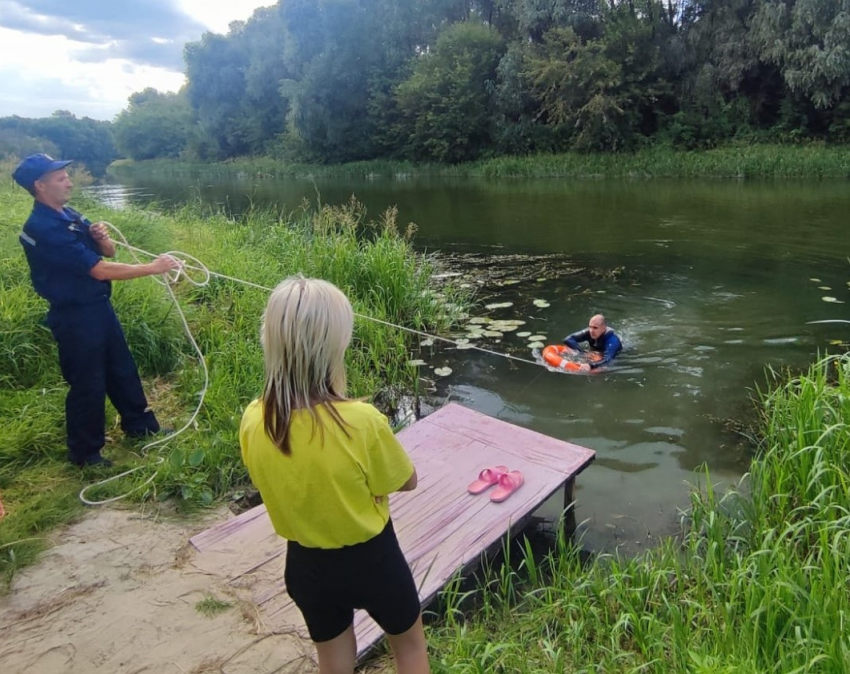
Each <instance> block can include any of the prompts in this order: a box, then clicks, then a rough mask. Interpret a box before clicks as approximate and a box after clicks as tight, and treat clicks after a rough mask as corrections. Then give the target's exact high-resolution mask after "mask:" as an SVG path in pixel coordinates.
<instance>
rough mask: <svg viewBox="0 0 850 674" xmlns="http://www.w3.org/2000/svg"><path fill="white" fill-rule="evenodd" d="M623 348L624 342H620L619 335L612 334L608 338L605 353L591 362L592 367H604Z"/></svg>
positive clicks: (592, 368)
mask: <svg viewBox="0 0 850 674" xmlns="http://www.w3.org/2000/svg"><path fill="white" fill-rule="evenodd" d="M622 348H623V344H622V342H620V339H619V337H617V336H616V335H612V336H611V338H610V339H609V340H608V343H607V344H606V345H605V353H603V354H602V358H600V359H599V360H597V361H596V362H593V363H590V369H591V370H595V369H596V368H598V367H604V366H605V365H607V364H608V363H610V362H611V361H612V360H614V358H615V357H616V355H617V354H618V353H620V351H621V350H622Z"/></svg>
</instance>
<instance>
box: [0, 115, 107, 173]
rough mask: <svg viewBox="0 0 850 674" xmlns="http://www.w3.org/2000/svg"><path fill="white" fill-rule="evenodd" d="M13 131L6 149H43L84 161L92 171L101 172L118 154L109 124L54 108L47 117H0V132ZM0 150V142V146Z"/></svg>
mask: <svg viewBox="0 0 850 674" xmlns="http://www.w3.org/2000/svg"><path fill="white" fill-rule="evenodd" d="M9 133H11V134H13V137H16V138H17V140H16V141H14V142H13V141H8V142H7V143H6V152H7V153H9V154H17V155H18V156H19V157H20V156H25V155H27V154H32V153H33V152H47V153H51V154H53V155H56V156H60V157H64V158H67V159H73V160H75V161H76V162H77V163H78V164H84V165H85V166H86V167H88V169H89V170H90V171H91V172H92V173H93V174H94V175H103V174H104V173H105V171H106V167H107V166H108V165H109V164H111V163H112V162H113V161H114V160H115V158H116V157H117V156H118V154H117V151H116V150H115V145H114V144H113V141H112V124H111V123H110V122H104V121H99V120H95V119H90V118H88V117H83V118H82V119H78V118H77V117H76V116H74V115H73V114H72V113H70V112H68V111H67V110H57V111H56V112H54V113H53V114H52V115H51V116H50V117H40V118H37V119H30V118H25V117H5V118H2V119H0V134H3V135H8V134H9ZM0 151H2V146H0Z"/></svg>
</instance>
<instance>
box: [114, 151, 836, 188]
mask: <svg viewBox="0 0 850 674" xmlns="http://www.w3.org/2000/svg"><path fill="white" fill-rule="evenodd" d="M110 171H111V172H112V173H114V174H116V175H118V176H120V175H122V174H126V175H205V176H210V175H212V176H216V175H218V176H228V177H235V178H244V179H251V180H256V179H263V178H275V177H277V178H363V179H367V180H368V179H373V178H376V177H392V178H396V179H399V180H406V179H408V178H410V177H411V176H457V177H485V178H517V177H521V178H547V177H566V178H598V177H605V178H738V179H740V178H760V177H761V178H768V177H769V178H847V177H850V148H848V147H846V146H833V145H825V144H822V143H812V144H808V145H770V144H735V145H729V146H727V147H720V148H716V149H712V150H699V151H684V150H675V149H672V148H670V147H664V146H655V147H651V148H647V149H644V150H640V151H637V152H629V153H595V154H579V153H575V152H567V153H561V154H537V155H529V156H513V157H495V158H491V159H482V160H479V161H475V162H469V163H466V164H457V165H445V164H433V163H431V164H411V163H410V162H403V161H387V160H373V161H363V162H353V163H349V164H339V165H329V166H325V165H309V164H293V163H288V162H283V161H280V160H279V159H277V158H273V157H251V158H240V159H233V160H229V161H227V162H222V163H219V164H208V163H203V164H201V163H188V162H180V161H170V160H152V161H147V162H136V163H134V162H130V161H125V160H122V161H120V162H116V163H115V164H113V165H112V166H111V167H110Z"/></svg>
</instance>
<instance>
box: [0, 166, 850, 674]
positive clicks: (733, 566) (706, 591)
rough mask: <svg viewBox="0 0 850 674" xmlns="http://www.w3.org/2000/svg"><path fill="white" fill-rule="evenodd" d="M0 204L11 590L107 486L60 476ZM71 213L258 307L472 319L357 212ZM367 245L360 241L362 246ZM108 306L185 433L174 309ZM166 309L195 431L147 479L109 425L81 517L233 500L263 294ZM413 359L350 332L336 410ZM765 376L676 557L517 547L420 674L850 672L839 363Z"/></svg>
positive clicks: (59, 443) (6, 574) (59, 448)
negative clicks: (282, 303) (747, 437)
mask: <svg viewBox="0 0 850 674" xmlns="http://www.w3.org/2000/svg"><path fill="white" fill-rule="evenodd" d="M836 152H839V153H840V152H845V153H848V152H850V151H844V150H841V151H839V150H836ZM836 156H838V155H836ZM840 156H845V155H840ZM269 161H271V160H269ZM0 168H2V170H3V173H4V175H6V176H8V174H9V170H6V169H7V168H8V167H0ZM0 203H2V205H3V207H4V213H5V218H4V220H3V222H2V229H3V232H4V236H3V237H2V239H0V258H2V265H0V283H2V289H3V290H2V304H1V305H0V312H2V316H3V325H2V332H0V346H1V347H2V352H3V358H2V360H0V383H2V387H0V414H2V416H3V418H4V419H5V420H7V421H6V423H4V424H3V426H2V427H0V492H2V495H3V500H4V503H5V504H6V510H7V513H8V514H7V516H6V517H5V518H4V520H3V521H2V526H0V574H2V577H3V578H4V580H5V581H6V583H8V582H9V581H10V580H11V578H12V576H13V575H14V573H15V571H16V569H18V568H21V567H22V566H24V565H26V564H30V563H32V562H33V561H34V560H35V559H36V557H37V555H38V553H39V552H40V551H41V550H43V549H44V548H45V547H46V546H47V544H48V536H49V533H50V530H51V529H52V528H54V527H56V526H58V525H60V524H62V523H65V522H67V521H69V520H71V519H73V518H75V517H78V516H79V515H80V514H81V512H82V508H81V506H80V505H79V503H78V501H77V492H78V491H79V489H80V488H81V487H82V486H83V485H85V484H89V483H91V482H93V481H95V480H96V479H99V478H102V477H106V476H107V475H108V474H109V473H104V472H103V471H102V470H100V471H99V470H96V469H90V470H88V471H85V472H83V473H80V471H79V470H78V469H75V468H72V467H71V466H69V465H67V463H66V462H65V457H64V454H65V450H64V443H63V409H62V407H63V398H64V386H63V385H62V382H61V377H60V376H59V371H58V365H57V363H56V358H55V352H54V348H55V347H54V346H53V343H52V338H51V336H50V334H49V332H48V331H47V329H46V328H45V327H44V326H43V325H42V323H41V321H42V319H43V317H44V313H45V309H46V306H45V304H44V302H42V301H41V300H40V299H38V298H37V297H36V296H35V294H34V293H33V291H32V289H31V287H30V284H29V279H28V277H27V272H26V264H25V261H24V260H23V255H22V254H21V252H20V249H19V246H18V243H17V240H16V234H17V232H18V231H19V227H20V224H21V223H23V222H24V220H25V218H26V215H27V213H28V211H29V208H30V200H29V198H28V197H27V196H26V195H25V194H24V193H23V192H22V191H20V190H18V189H17V188H15V187H14V186H13V185H12V183H11V181H10V180H9V179H8V178H5V179H2V180H0ZM77 206H80V207H81V208H82V210H83V211H84V212H86V213H87V214H88V215H89V216H90V217H92V218H93V219H97V218H104V217H105V218H107V219H109V220H110V221H112V222H113V223H114V224H116V225H117V226H118V227H120V229H121V230H122V231H123V232H124V234H125V235H126V236H127V237H128V239H129V240H130V241H131V243H133V244H134V245H137V246H139V247H141V248H144V249H146V250H150V251H152V252H159V251H164V250H169V249H185V250H187V252H191V254H192V255H195V256H197V257H198V258H200V259H201V260H203V261H204V263H206V264H207V265H208V266H209V267H210V268H211V269H214V270H215V271H217V272H220V273H224V274H229V275H232V276H234V277H239V278H244V279H250V280H251V281H253V282H255V283H258V284H262V285H265V286H272V285H274V284H275V283H276V282H277V281H278V280H280V278H282V277H283V276H286V275H287V274H289V273H291V272H293V271H295V270H296V269H298V270H301V271H303V272H304V273H305V274H307V275H316V276H322V277H324V278H328V279H329V280H332V281H333V282H335V283H337V284H338V285H340V287H342V288H343V289H345V290H346V292H348V293H349V294H350V295H351V297H352V300H353V304H354V307H355V311H357V312H358V313H363V314H365V315H370V316H375V317H378V318H382V319H385V320H388V321H391V322H394V323H399V324H402V325H407V326H410V327H420V328H425V329H428V330H431V331H440V330H444V329H447V328H448V327H449V325H451V324H452V323H453V322H454V321H455V320H457V319H458V318H459V317H460V315H461V314H462V313H463V311H465V310H466V308H467V307H468V306H469V303H470V301H471V298H469V297H468V296H466V295H464V294H463V293H462V292H461V291H458V290H453V289H451V288H450V287H447V288H443V289H441V290H440V294H439V295H438V294H436V290H435V289H434V287H433V286H432V285H431V283H432V279H431V275H432V271H433V270H432V268H431V267H430V266H429V261H428V259H425V258H421V257H419V256H417V255H415V254H413V253H412V248H411V247H410V244H409V240H408V238H407V236H406V234H402V233H399V232H397V231H396V230H395V227H394V218H393V214H392V211H389V212H388V213H387V214H386V215H385V216H384V218H383V219H382V220H380V221H379V222H378V223H374V224H372V225H369V224H368V223H366V222H365V221H364V216H363V212H362V210H360V208H359V207H358V205H357V204H356V202H352V203H350V204H347V205H345V206H339V207H330V206H324V207H321V208H319V209H317V210H314V209H308V208H305V209H303V210H302V211H299V212H297V213H293V214H291V215H289V216H285V217H283V216H280V215H276V214H273V213H270V212H263V213H249V214H248V215H246V216H244V217H243V218H241V219H239V220H237V221H234V220H231V219H228V218H226V217H225V216H223V215H209V216H202V215H201V213H200V212H199V209H198V207H194V208H193V207H186V208H183V209H181V210H178V211H175V212H173V213H171V214H168V215H164V214H161V213H157V212H155V211H152V210H140V209H130V210H126V211H121V212H115V211H110V210H109V209H107V208H105V207H102V206H98V205H97V204H93V203H86V204H83V205H81V204H80V203H79V202H77ZM364 230H365V231H367V232H368V234H369V235H368V236H366V237H363V236H359V235H360V234H362V233H363V231H364ZM121 255H122V259H126V257H125V255H126V254H125V253H122V254H121ZM114 292H115V306H116V309H117V311H118V312H119V314H120V317H121V321H122V324H123V325H124V327H125V330H126V332H127V337H128V341H129V343H130V344H131V347H132V348H133V350H134V354H135V356H136V359H137V362H138V364H139V366H140V370H141V372H142V374H143V376H144V378H145V383H146V391H147V392H148V394H149V397H150V398H151V402H152V404H153V405H154V407H155V408H156V409H157V411H158V413H159V415H160V417H161V418H162V419H163V420H168V421H169V422H171V421H172V420H173V421H175V422H176V424H179V423H180V421H181V415H184V416H185V415H186V414H188V410H191V409H193V408H194V405H195V403H196V400H197V395H198V391H199V389H200V388H201V384H202V382H201V374H200V368H199V367H198V366H197V364H196V363H195V362H194V360H193V356H192V353H191V351H190V349H189V348H188V345H187V342H186V340H185V338H184V337H183V335H182V333H181V328H180V324H179V321H178V320H177V318H176V316H175V314H174V311H173V309H172V307H171V305H170V304H169V301H168V299H167V297H166V293H165V292H164V291H163V289H162V288H161V287H159V286H157V285H156V284H155V283H153V282H152V281H150V280H145V279H140V280H136V281H133V282H129V283H118V284H115V289H114ZM178 294H179V297H180V300H181V306H183V308H184V310H185V311H186V313H187V318H188V320H189V323H190V325H191V327H192V331H193V334H194V335H195V337H196V338H197V339H198V342H199V344H200V346H201V349H202V351H203V352H204V353H205V354H206V355H207V356H208V359H209V363H210V366H211V382H210V388H209V391H208V393H207V397H206V401H205V405H204V407H203V409H202V411H201V416H200V417H199V418H198V420H197V422H196V423H197V427H196V429H194V430H192V431H190V432H189V433H187V434H184V435H183V436H181V437H179V438H177V439H176V440H175V442H174V443H172V444H171V445H170V446H169V447H168V448H167V449H166V450H163V453H162V455H163V456H164V458H165V461H164V462H163V463H162V464H161V465H158V466H157V465H156V458H155V454H156V453H155V452H154V454H152V455H149V456H147V457H140V456H138V450H139V449H140V446H139V445H138V443H136V444H134V443H131V442H129V441H127V440H124V439H122V438H121V435H120V431H118V429H117V427H116V425H115V423H114V422H115V418H114V413H112V414H110V416H109V427H108V433H109V435H110V436H111V437H112V440H111V441H110V443H109V446H108V448H107V451H106V453H107V455H108V456H110V457H111V458H117V459H118V460H119V461H120V462H121V463H128V464H132V465H147V466H148V470H147V471H145V472H142V473H140V474H137V476H132V477H130V478H128V479H127V480H125V481H123V483H122V482H121V481H119V482H118V483H117V484H114V485H110V486H109V487H107V488H104V489H102V490H100V491H99V492H98V493H96V494H92V495H93V496H99V497H108V496H111V495H115V494H117V493H120V492H123V491H127V490H128V489H129V488H132V487H133V486H134V484H137V483H138V481H141V480H143V479H146V477H147V476H148V475H150V474H151V473H153V472H154V471H155V470H156V471H158V472H157V475H156V478H155V480H154V481H153V482H152V483H151V485H149V486H148V487H147V488H145V489H144V490H142V491H140V492H139V493H138V494H137V495H134V497H133V499H134V500H139V499H148V500H155V501H167V502H168V503H174V504H177V505H178V506H182V507H184V508H190V507H192V506H202V505H205V504H209V503H213V502H217V503H221V502H229V501H237V502H238V501H239V500H240V499H242V498H243V497H244V493H243V492H244V489H245V488H246V487H247V486H248V482H247V479H246V476H245V473H244V470H243V469H242V467H241V464H240V462H239V459H238V450H237V449H236V447H237V443H236V428H237V426H238V419H239V414H240V411H241V407H242V406H243V405H244V404H245V403H246V402H247V401H249V400H250V399H252V398H253V397H255V396H256V395H257V394H258V392H259V390H260V386H261V382H262V358H261V355H260V346H259V343H258V338H257V334H258V329H259V320H260V315H261V312H262V308H263V306H264V303H265V293H264V292H262V291H259V290H255V289H249V288H245V287H244V286H241V285H237V284H235V283H233V282H229V281H223V280H214V281H213V282H212V283H210V284H209V285H207V286H204V287H195V286H188V285H186V284H184V285H182V286H180V287H179V288H178ZM409 347H410V345H409V344H408V343H407V342H406V341H405V339H404V336H403V334H401V333H399V331H394V330H390V329H388V328H386V327H384V326H381V325H378V324H375V323H373V322H370V321H362V320H359V321H358V322H357V326H356V336H355V340H354V348H353V349H352V350H351V357H350V361H349V363H348V367H349V387H350V393H351V394H352V395H372V394H374V393H375V392H376V391H380V392H381V395H382V396H384V397H385V400H384V404H383V407H384V409H385V410H387V409H388V408H390V407H392V403H393V401H398V400H399V399H400V397H401V395H402V392H404V391H411V390H412V391H415V390H416V388H417V385H418V384H417V382H418V381H419V374H418V373H417V372H416V370H415V369H414V368H412V367H411V366H409V365H408V360H409V357H410V354H409ZM774 375H775V376H774V378H773V384H772V385H771V387H770V388H769V389H767V390H765V391H761V392H759V395H758V398H757V400H756V402H755V403H754V404H755V405H756V408H757V412H758V414H759V423H758V429H759V433H758V438H759V446H758V447H757V448H756V449H757V454H756V457H755V459H754V460H753V463H752V466H751V469H750V471H749V473H748V475H747V476H746V478H745V480H744V481H742V483H741V485H739V487H738V488H737V489H733V490H731V491H729V492H727V493H725V494H719V493H717V492H716V491H715V490H714V489H713V487H712V485H711V481H710V475H709V474H708V472H707V471H706V472H705V473H704V474H703V477H702V478H700V477H699V476H698V475H695V478H694V479H695V481H696V480H702V481H703V483H702V484H701V485H697V486H695V488H694V491H693V495H692V501H691V508H690V509H689V511H688V512H687V513H686V514H685V515H683V521H682V524H683V531H682V535H681V537H679V538H676V539H670V540H667V541H664V542H663V543H662V544H661V545H660V546H659V547H657V548H655V549H653V550H650V551H647V552H646V553H644V554H642V555H640V556H638V557H635V558H632V559H623V558H618V557H615V556H610V555H601V556H591V557H590V559H589V560H588V559H586V558H585V556H584V555H583V554H582V553H581V550H580V549H579V548H578V547H576V546H574V545H572V543H571V542H569V541H565V540H563V539H560V540H558V541H557V543H556V545H555V546H554V548H553V549H552V551H551V552H550V553H549V554H548V555H547V556H546V557H545V558H544V559H543V560H541V559H540V558H539V557H538V556H536V555H535V554H533V552H532V549H531V546H530V545H529V544H528V543H527V542H525V541H523V539H522V538H520V539H519V540H518V541H516V542H514V543H512V544H510V545H506V547H505V563H503V564H499V565H496V564H491V565H488V566H485V568H484V570H483V571H482V572H481V575H482V578H481V580H480V582H478V583H476V584H475V586H474V587H473V589H471V590H466V589H464V587H463V585H462V584H461V583H459V582H458V583H454V584H452V585H450V586H449V587H448V588H447V590H446V591H445V592H444V593H443V594H442V595H441V600H440V607H439V608H438V610H437V612H436V615H435V619H434V620H432V621H431V623H432V624H431V625H430V626H429V628H428V629H429V646H430V648H431V652H432V667H433V671H434V672H435V673H440V672H452V673H464V674H466V673H483V672H487V673H488V674H489V673H490V672H504V673H506V674H507V673H510V674H514V673H520V674H526V673H528V674H531V673H532V672H535V673H536V672H541V671H543V672H562V671H564V672H566V671H576V672H606V673H608V672H638V671H640V672H658V673H659V674H661V673H666V672H670V671H679V672H682V671H687V672H693V673H698V674H709V673H711V674H716V673H718V672H720V673H729V674H731V673H732V672H735V673H737V672H759V673H762V672H764V673H767V672H777V673H778V672H818V673H822V672H828V673H832V672H834V673H835V674H838V673H839V672H845V671H848V670H850V630H848V629H847V625H846V621H847V616H848V615H850V467H849V464H848V460H847V457H848V452H850V433H848V432H847V429H848V423H850V356H848V355H846V354H845V355H844V356H841V357H825V358H823V359H821V360H820V361H818V362H817V363H815V364H813V365H812V366H811V367H810V368H809V370H808V371H807V372H805V373H803V374H801V375H798V376H791V375H790V374H788V373H774Z"/></svg>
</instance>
